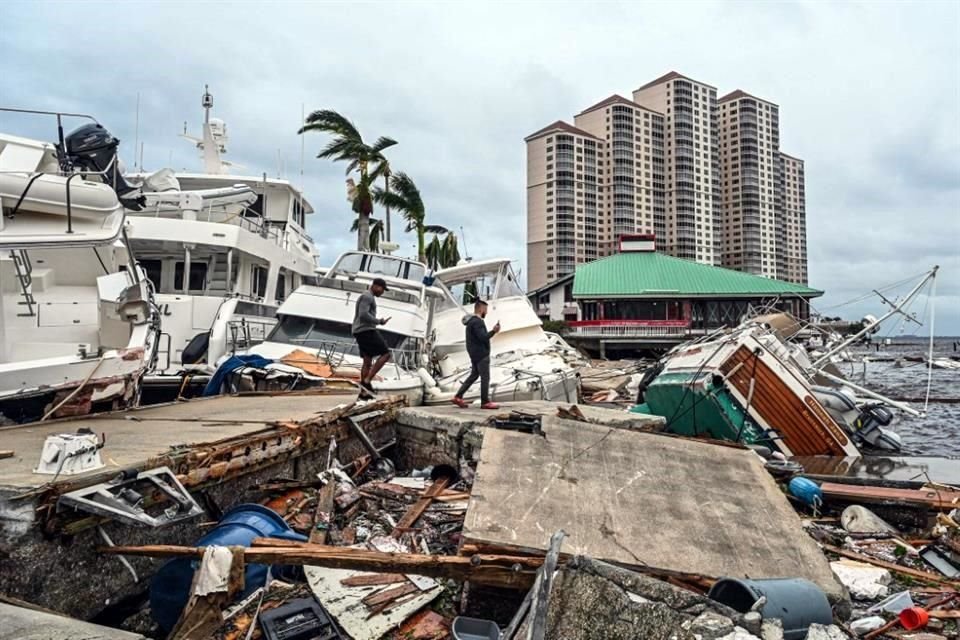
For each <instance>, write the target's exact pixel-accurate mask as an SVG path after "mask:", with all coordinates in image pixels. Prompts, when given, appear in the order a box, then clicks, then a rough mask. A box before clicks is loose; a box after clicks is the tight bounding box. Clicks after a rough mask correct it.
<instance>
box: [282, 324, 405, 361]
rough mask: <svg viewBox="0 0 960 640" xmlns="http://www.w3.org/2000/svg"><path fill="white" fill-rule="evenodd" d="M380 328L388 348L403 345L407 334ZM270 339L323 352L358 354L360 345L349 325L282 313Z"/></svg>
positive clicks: (402, 346) (398, 347)
mask: <svg viewBox="0 0 960 640" xmlns="http://www.w3.org/2000/svg"><path fill="white" fill-rule="evenodd" d="M379 331H380V335H381V336H383V340H384V342H386V343H387V346H388V347H390V348H391V349H400V348H404V346H405V345H404V342H405V341H406V339H407V336H404V335H402V334H399V333H393V332H391V331H385V330H383V329H380V330H379ZM267 342H282V343H285V344H293V345H296V346H298V347H306V348H308V349H320V350H324V351H327V350H336V351H338V352H343V353H353V354H356V353H357V344H356V341H355V340H354V338H353V335H352V334H351V333H350V324H348V323H346V322H334V321H331V320H321V319H319V318H305V317H303V316H294V315H281V316H280V322H279V323H278V324H277V325H276V326H275V327H274V328H273V331H271V332H270V335H269V336H268V337H267Z"/></svg>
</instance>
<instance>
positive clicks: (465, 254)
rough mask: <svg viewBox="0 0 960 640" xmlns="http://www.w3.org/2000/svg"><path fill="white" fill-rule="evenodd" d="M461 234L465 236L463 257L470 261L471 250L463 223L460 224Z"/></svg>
mask: <svg viewBox="0 0 960 640" xmlns="http://www.w3.org/2000/svg"><path fill="white" fill-rule="evenodd" d="M460 236H461V237H462V238H463V259H464V260H466V261H467V262H470V250H469V249H467V232H466V231H464V230H463V225H460Z"/></svg>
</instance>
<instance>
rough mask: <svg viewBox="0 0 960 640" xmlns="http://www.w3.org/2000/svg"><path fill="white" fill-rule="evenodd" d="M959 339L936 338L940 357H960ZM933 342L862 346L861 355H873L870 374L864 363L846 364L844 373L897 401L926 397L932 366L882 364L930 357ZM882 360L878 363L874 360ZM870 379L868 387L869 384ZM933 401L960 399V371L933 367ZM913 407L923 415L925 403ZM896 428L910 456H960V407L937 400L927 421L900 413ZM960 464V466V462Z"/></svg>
mask: <svg viewBox="0 0 960 640" xmlns="http://www.w3.org/2000/svg"><path fill="white" fill-rule="evenodd" d="M957 341H960V338H957V337H942V338H935V339H934V357H935V358H936V357H947V358H949V357H954V358H957V357H960V351H954V350H953V349H954V347H953V344H954V342H957ZM928 346H929V345H928V342H927V340H926V339H921V338H899V339H896V340H894V344H892V345H890V346H883V347H881V349H880V351H879V352H877V351H876V347H870V348H858V349H855V350H852V351H853V353H855V354H856V355H865V356H867V357H868V360H867V363H866V372H865V374H864V365H863V364H862V363H853V364H844V365H841V367H840V368H841V370H842V371H843V373H844V375H846V376H847V377H848V378H849V379H850V380H851V381H853V382H856V383H857V384H862V385H863V386H866V387H867V388H869V389H871V390H872V391H876V392H878V393H882V394H884V395H886V396H889V397H891V398H894V399H900V398H911V399H912V398H918V399H922V398H924V397H925V396H926V392H927V365H926V363H923V362H917V363H915V362H901V363H900V364H899V365H898V363H896V362H890V361H879V360H888V359H891V358H900V357H924V358H925V357H926V355H927V349H928ZM870 358H876V359H877V360H870ZM864 375H865V376H866V383H865V384H864V383H863V380H864ZM930 397H931V399H953V400H954V401H956V400H957V399H958V398H960V370H957V369H933V377H932V382H931V386H930ZM910 405H911V406H912V407H913V408H915V409H917V410H920V411H922V410H923V402H911V403H910ZM897 413H898V415H897V417H896V418H895V419H894V423H893V424H892V425H891V428H893V430H894V431H896V432H897V433H899V434H900V436H901V437H902V438H903V452H904V453H905V454H907V455H928V456H930V455H932V456H960V404H951V403H946V402H933V401H931V403H930V405H929V407H928V409H927V412H926V415H924V416H923V417H921V418H914V417H912V416H909V415H906V414H903V413H900V412H897ZM958 464H960V463H958Z"/></svg>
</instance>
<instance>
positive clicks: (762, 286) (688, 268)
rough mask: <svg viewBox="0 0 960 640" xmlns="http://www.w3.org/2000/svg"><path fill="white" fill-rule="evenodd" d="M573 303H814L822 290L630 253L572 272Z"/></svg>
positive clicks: (652, 254) (648, 253) (650, 253)
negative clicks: (785, 298) (782, 299)
mask: <svg viewBox="0 0 960 640" xmlns="http://www.w3.org/2000/svg"><path fill="white" fill-rule="evenodd" d="M573 295H574V297H576V298H616V297H620V298H674V297H686V298H689V297H693V298H712V297H715V298H735V297H771V296H778V295H793V296H802V297H804V298H815V297H817V296H821V295H823V291H819V290H817V289H811V288H810V287H805V286H803V285H801V284H795V283H792V282H784V281H783V280H773V279H770V278H763V277H761V276H755V275H752V274H749V273H743V272H742V271H733V270H731V269H724V268H722V267H714V266H712V265H708V264H701V263H699V262H692V261H690V260H683V259H681V258H675V257H673V256H669V255H667V254H664V253H657V252H653V251H632V252H626V253H618V254H616V255H612V256H608V257H606V258H601V259H600V260H595V261H593V262H588V263H586V264H582V265H580V266H578V267H577V270H576V275H575V276H574V278H573Z"/></svg>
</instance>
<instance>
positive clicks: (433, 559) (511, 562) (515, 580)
mask: <svg viewBox="0 0 960 640" xmlns="http://www.w3.org/2000/svg"><path fill="white" fill-rule="evenodd" d="M274 542H277V544H275V545H274V546H254V547H251V548H248V549H244V559H245V560H246V562H248V563H256V564H289V565H309V566H314V567H325V568H330V569H348V570H351V571H369V572H373V573H403V574H413V575H421V576H429V577H433V578H450V579H453V580H457V581H460V582H465V581H467V580H469V581H471V582H476V583H478V584H485V585H489V586H495V587H506V588H515V589H526V588H529V587H530V585H532V584H533V580H534V575H535V573H536V570H537V569H538V568H539V567H540V565H542V564H543V558H529V557H512V556H491V555H476V556H473V557H471V558H466V557H463V556H438V555H430V556H428V555H418V554H412V553H383V552H380V551H368V550H366V549H350V548H346V547H328V546H325V545H319V544H309V543H297V542H290V541H282V542H284V544H280V543H279V542H280V541H275V540H273V539H257V540H256V541H255V543H258V545H262V544H271V543H274ZM100 551H101V552H102V553H106V554H111V555H130V556H148V557H153V558H181V557H192V558H199V557H201V556H202V555H203V547H179V546H173V545H146V546H142V547H101V548H100Z"/></svg>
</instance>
